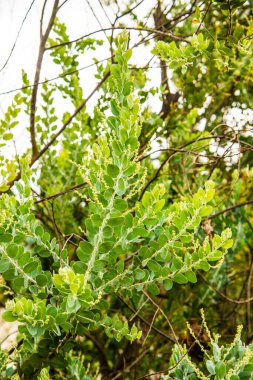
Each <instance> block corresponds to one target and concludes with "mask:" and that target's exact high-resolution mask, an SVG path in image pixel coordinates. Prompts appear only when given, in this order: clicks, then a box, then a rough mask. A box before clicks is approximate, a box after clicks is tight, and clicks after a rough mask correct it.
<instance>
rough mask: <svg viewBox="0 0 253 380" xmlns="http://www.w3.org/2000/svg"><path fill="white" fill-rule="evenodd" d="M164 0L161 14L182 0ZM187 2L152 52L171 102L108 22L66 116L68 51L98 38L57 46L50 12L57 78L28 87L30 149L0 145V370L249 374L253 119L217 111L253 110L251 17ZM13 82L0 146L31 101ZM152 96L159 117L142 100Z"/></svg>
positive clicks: (239, 9) (252, 360)
mask: <svg viewBox="0 0 253 380" xmlns="http://www.w3.org/2000/svg"><path fill="white" fill-rule="evenodd" d="M175 3H176V4H174V7H172V9H171V13H170V16H171V18H172V19H174V18H175V20H176V15H178V14H179V15H180V12H183V9H184V5H185V2H184V1H182V2H181V1H180V2H175ZM196 3H197V4H196V5H197V6H196V5H193V6H192V8H191V11H190V12H188V16H187V18H186V19H185V20H184V21H182V22H181V23H180V24H179V25H177V24H175V25H174V28H173V34H172V35H170V34H169V33H167V30H170V29H169V28H168V29H164V36H163V38H161V37H159V33H157V34H156V39H157V42H156V43H155V45H154V46H153V48H152V54H153V55H154V56H153V57H156V59H157V60H158V61H160V64H161V67H162V66H164V65H167V66H168V67H169V68H170V69H171V70H172V78H173V82H174V84H175V85H176V86H177V88H178V91H179V94H178V98H177V99H176V101H170V100H169V98H168V95H171V93H170V89H169V84H168V82H166V81H165V82H166V83H167V86H166V83H162V85H161V86H160V85H159V84H157V87H152V88H148V74H146V73H145V70H144V69H143V70H137V68H136V67H135V66H133V65H131V59H132V52H133V51H134V48H130V47H129V44H130V38H129V33H128V32H127V31H123V32H121V33H116V37H114V38H112V39H111V51H112V52H113V59H112V60H111V61H109V60H108V61H107V62H106V64H104V65H103V64H102V65H99V64H98V63H97V74H96V77H97V79H99V80H101V79H102V82H101V86H100V90H101V97H100V98H99V100H98V102H97V105H96V107H95V108H94V112H93V115H92V116H91V115H90V114H89V113H88V112H87V110H86V108H85V106H82V107H80V110H79V112H77V113H76V115H75V118H74V117H72V116H71V112H70V111H66V112H64V113H63V114H61V112H60V111H59V112H58V110H57V109H56V105H55V104H54V99H55V95H56V94H57V96H58V95H61V96H62V98H63V99H65V100H67V101H69V104H71V106H72V107H75V109H78V107H79V106H80V104H82V103H83V102H84V94H83V92H84V91H83V88H82V85H81V80H80V73H79V72H78V70H77V68H78V67H79V57H80V56H81V55H83V54H85V53H86V50H88V49H90V50H96V49H97V48H99V46H101V44H102V43H103V41H102V40H98V39H91V38H89V37H88V38H86V39H81V40H79V41H75V42H73V43H72V44H69V43H68V42H69V41H70V38H69V36H68V34H67V28H66V26H65V25H64V24H62V23H61V22H60V21H59V20H58V19H55V21H54V28H53V37H51V35H50V38H49V39H48V41H47V45H46V46H47V49H49V51H50V52H51V57H52V59H53V62H54V63H55V64H56V65H58V67H59V68H60V71H61V73H60V77H61V78H60V79H61V81H60V82H59V83H60V84H51V83H50V82H45V83H43V84H42V86H41V89H40V93H39V95H40V97H41V101H40V104H39V105H38V106H37V109H36V118H35V136H36V138H37V144H38V152H39V155H38V156H36V154H35V153H34V152H33V151H31V150H28V151H27V152H26V153H25V154H24V155H23V156H22V157H18V156H17V154H16V156H15V157H12V158H9V157H8V158H7V157H5V156H4V154H3V155H1V156H0V160H1V177H2V184H1V188H0V190H1V193H2V194H1V198H0V210H1V214H0V274H1V284H0V289H1V300H2V303H3V305H4V308H5V311H4V313H3V314H2V318H3V320H4V321H6V322H10V323H11V322H15V323H17V326H18V335H17V344H16V346H15V347H13V348H10V349H9V351H7V350H4V349H1V350H0V373H1V375H0V376H1V379H13V380H14V379H17V380H18V379H28V378H29V379H39V380H47V379H63V378H66V379H73V380H74V379H82V380H91V379H99V378H102V379H117V378H119V379H137V378H149V376H151V375H152V374H153V373H154V374H155V373H156V372H157V375H159V376H160V377H159V378H161V379H164V380H169V379H185V380H188V379H189V380H194V379H215V380H218V379H228V380H229V379H230V380H236V379H245V380H246V379H251V378H252V373H253V346H252V343H251V342H252V339H253V336H252V329H251V325H252V322H253V321H252V318H251V303H250V302H251V288H252V286H251V277H252V274H253V270H252V268H253V259H252V257H253V251H252V249H253V248H252V246H253V245H252V244H253V241H252V230H253V227H252V223H253V220H252V218H253V214H252V209H251V207H250V205H252V198H251V197H252V190H253V181H252V179H253V171H252V168H251V163H252V131H251V128H250V126H251V124H252V120H250V119H249V121H248V122H245V124H243V125H241V126H239V127H238V126H229V121H228V122H227V121H226V117H227V115H229V112H230V111H231V110H232V109H233V108H235V107H237V108H240V109H242V110H246V109H247V111H248V112H250V111H252V98H250V94H251V95H252V77H253V76H252V74H253V71H252V70H253V66H252V58H253V57H252V43H251V35H252V25H253V24H252V21H251V20H250V15H251V13H252V10H250V8H249V7H248V2H245V1H233V0H230V1H225V2H222V1H214V2H210V4H209V3H207V2H204V3H201V4H200V2H198V1H197V2H196ZM203 5H204V6H203ZM131 6H132V4H129V8H128V11H127V10H125V12H127V14H130V16H131V17H132V18H133V20H135V21H136V20H137V19H138V17H137V15H135V13H134V10H132V11H130V9H131ZM159 7H160V8H159ZM159 7H158V9H160V11H161V4H160V2H159ZM154 11H155V9H154ZM209 11H210V12H209ZM181 17H182V16H181ZM179 19H180V18H179ZM195 25H197V26H195ZM201 26H203V28H201ZM142 27H143V24H142V23H141V22H139V24H138V27H137V29H139V30H141V28H142ZM194 28H195V29H194ZM196 28H198V29H196ZM143 29H144V28H143ZM200 29H201V31H200ZM174 33H175V35H174ZM178 35H181V36H182V37H181V38H175V36H178ZM185 35H186V37H185ZM189 35H190V37H187V36H189ZM158 37H159V38H158ZM173 38H174V39H175V40H173V41H171V39H173ZM59 45H60V46H59ZM146 49H148V47H146ZM150 50H151V49H150ZM135 69H136V70H135ZM22 78H23V84H24V88H23V89H22V91H21V92H20V93H19V92H18V93H17V94H16V95H15V96H14V98H13V101H12V103H11V105H10V106H9V107H8V109H7V111H6V113H5V115H4V117H3V119H2V120H1V121H0V132H1V136H2V137H1V139H2V143H1V145H2V147H3V148H5V147H6V144H8V142H9V140H13V141H15V128H16V127H17V126H18V124H19V117H20V113H21V112H22V113H23V114H24V115H28V116H29V115H30V113H31V112H32V111H31V107H32V105H31V97H32V89H31V88H30V87H29V86H30V81H29V79H28V75H27V74H26V73H25V72H23V75H22ZM103 78H104V79H103ZM165 79H166V77H165ZM167 79H168V78H167ZM157 94H159V95H160V99H161V103H162V105H163V110H164V106H166V107H167V111H168V112H166V114H165V113H164V112H160V113H159V114H155V113H154V111H153V110H152V107H151V103H152V99H151V98H152V96H156V95H157ZM166 102H167V103H166ZM252 112H253V111H252ZM244 118H246V112H244ZM201 121H204V122H205V128H204V131H202V130H201V129H200V127H199V125H200V122H201ZM65 123H66V128H64V130H63V131H62V133H61V138H60V139H59V140H57V139H55V140H54V136H55V133H57V131H58V130H59V129H60V126H61V125H65ZM30 131H31V130H30ZM31 133H32V132H31ZM52 139H53V143H50V141H51V140H52ZM152 140H155V141H156V144H157V145H158V151H159V154H158V156H157V157H156V159H155V160H154V159H153V158H152V152H151V151H150V149H151V147H152ZM164 143H166V144H167V145H166V148H164V145H163V144H164ZM45 144H49V146H48V147H47V146H46V149H44V147H45ZM213 148H215V149H216V150H215V153H214V151H213ZM219 148H220V149H222V154H219V151H218V149H219ZM203 158H204V159H205V160H204V161H203ZM155 161H156V162H155ZM157 161H158V169H157V167H156V165H157ZM35 162H38V165H37V166H36V165H35V166H36V167H35V166H34V163H35ZM245 273H246V277H245ZM242 274H243V276H242ZM242 298H243V299H244V300H242ZM245 298H248V299H247V300H245ZM202 308H204V309H205V314H204V311H203V310H202ZM200 309H201V311H200ZM200 315H201V318H200ZM206 319H207V322H206ZM237 324H240V325H239V327H237ZM242 325H244V329H243V327H242ZM208 326H209V327H210V329H211V330H212V332H210V330H209V327H208ZM219 334H221V336H220V335H219ZM231 336H235V338H234V339H233V338H232V342H231V339H230V337H231ZM150 355H151V356H150ZM150 358H152V360H150ZM142 376H144V377H142Z"/></svg>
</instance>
